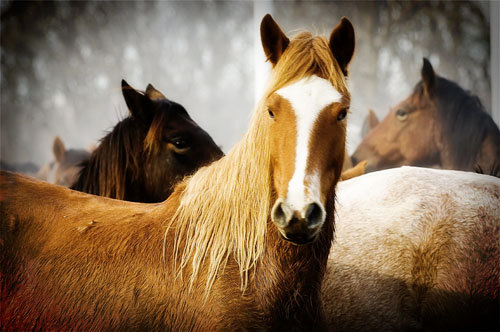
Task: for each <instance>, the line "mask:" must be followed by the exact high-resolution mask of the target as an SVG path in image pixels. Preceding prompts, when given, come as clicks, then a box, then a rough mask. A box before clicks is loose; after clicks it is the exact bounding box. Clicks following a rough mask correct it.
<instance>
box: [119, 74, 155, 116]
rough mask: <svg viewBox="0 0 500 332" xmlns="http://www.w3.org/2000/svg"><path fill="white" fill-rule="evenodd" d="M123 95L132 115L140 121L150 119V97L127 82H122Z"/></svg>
mask: <svg viewBox="0 0 500 332" xmlns="http://www.w3.org/2000/svg"><path fill="white" fill-rule="evenodd" d="M122 93H123V98H125V103H126V104H127V107H128V109H129V111H130V114H132V116H133V117H135V118H140V119H148V118H149V113H150V112H151V110H150V109H151V100H150V99H149V98H148V96H146V95H144V94H142V93H141V92H139V91H137V90H136V89H134V88H133V87H131V86H130V85H128V83H127V82H126V81H125V80H122Z"/></svg>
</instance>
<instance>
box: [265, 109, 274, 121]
mask: <svg viewBox="0 0 500 332" xmlns="http://www.w3.org/2000/svg"><path fill="white" fill-rule="evenodd" d="M267 112H268V113H269V117H270V118H271V119H274V113H273V111H271V109H270V108H268V109H267Z"/></svg>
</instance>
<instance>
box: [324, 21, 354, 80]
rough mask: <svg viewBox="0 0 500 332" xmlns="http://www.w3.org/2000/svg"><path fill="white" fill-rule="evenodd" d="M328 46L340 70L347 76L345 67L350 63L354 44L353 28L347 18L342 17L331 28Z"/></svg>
mask: <svg viewBox="0 0 500 332" xmlns="http://www.w3.org/2000/svg"><path fill="white" fill-rule="evenodd" d="M328 44H329V45H330V50H331V51H332V54H333V57H334V58H335V60H337V63H338V64H339V66H340V69H341V70H342V72H343V73H344V75H345V76H347V66H348V65H349V62H351V59H352V55H353V54H354V47H355V44H356V41H355V35H354V27H353V26H352V24H351V22H350V21H349V20H348V19H347V18H345V17H342V18H341V19H340V22H339V24H337V26H336V27H335V28H333V30H332V33H331V34H330V41H329V43H328Z"/></svg>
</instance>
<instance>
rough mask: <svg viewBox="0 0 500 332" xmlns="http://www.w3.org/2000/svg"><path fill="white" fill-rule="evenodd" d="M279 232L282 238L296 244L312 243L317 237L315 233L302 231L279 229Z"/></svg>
mask: <svg viewBox="0 0 500 332" xmlns="http://www.w3.org/2000/svg"><path fill="white" fill-rule="evenodd" d="M279 234H280V237H281V238H282V239H283V240H285V241H287V242H290V243H291V244H293V245H296V246H303V245H307V244H310V243H313V242H314V240H316V238H317V233H314V234H312V235H310V234H304V233H285V232H284V231H283V230H279Z"/></svg>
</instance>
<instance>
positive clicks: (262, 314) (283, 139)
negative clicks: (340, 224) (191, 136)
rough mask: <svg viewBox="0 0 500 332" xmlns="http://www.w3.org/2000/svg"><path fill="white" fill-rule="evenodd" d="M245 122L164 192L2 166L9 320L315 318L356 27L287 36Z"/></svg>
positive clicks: (1, 231) (237, 325)
mask: <svg viewBox="0 0 500 332" xmlns="http://www.w3.org/2000/svg"><path fill="white" fill-rule="evenodd" d="M261 38H262V44H263V47H264V51H265V53H266V55H267V58H268V59H269V61H270V62H271V63H272V67H273V68H272V71H271V81H270V84H269V86H268V90H267V91H266V93H265V94H264V96H263V98H262V100H261V101H260V102H259V104H258V106H257V108H256V110H255V113H254V115H253V117H252V121H251V124H250V129H249V131H248V132H247V134H246V135H245V136H244V138H243V139H242V141H241V142H240V143H238V144H237V145H236V146H235V147H233V149H232V150H231V151H230V152H229V153H228V155H227V156H225V157H223V158H221V159H219V160H218V161H215V162H213V163H212V164H210V165H208V166H206V167H203V168H200V169H199V170H198V171H197V172H196V173H195V174H193V175H192V176H190V177H187V178H185V179H184V181H182V182H181V183H180V184H179V185H177V186H176V188H175V190H174V192H173V193H172V195H170V197H169V198H168V199H167V200H166V201H164V202H161V203H155V204H143V203H133V202H126V201H119V200H111V199H108V198H105V197H98V196H93V195H88V194H84V193H80V192H76V191H72V190H70V189H67V188H64V187H60V186H54V185H51V184H47V183H43V182H38V181H36V180H32V179H29V178H26V177H23V176H21V175H15V174H11V173H5V172H4V173H1V174H2V175H1V176H0V200H1V205H0V226H1V228H0V245H1V246H2V250H1V251H0V252H1V259H0V269H1V270H0V271H1V274H0V277H1V280H0V281H1V285H2V288H1V291H2V294H1V301H2V306H1V307H2V311H1V318H0V319H1V324H2V327H3V328H4V329H6V330H15V329H20V330H32V329H41V330H69V329H72V330H87V331H89V330H155V331H165V330H166V331H237V330H268V331H279V330H286V331H292V330H319V331H324V329H325V317H324V313H323V308H322V305H321V300H320V299H321V294H320V290H321V281H322V279H323V275H324V272H325V269H326V263H327V259H328V254H329V251H330V247H331V243H332V238H333V228H334V203H335V187H336V183H337V181H338V180H339V178H340V173H341V169H342V161H343V158H344V151H345V135H346V114H347V111H348V107H349V100H350V94H349V91H348V89H347V85H346V77H345V75H346V74H347V66H348V64H349V62H350V60H351V57H352V55H353V52H354V29H353V27H352V25H351V23H350V22H349V21H348V20H347V19H345V18H342V19H341V21H340V23H339V24H338V25H337V26H336V27H335V29H334V30H333V31H332V33H331V35H330V38H329V40H327V39H326V38H324V37H321V36H312V35H311V34H310V33H308V32H303V33H300V34H298V35H297V36H296V37H295V38H293V39H292V40H289V39H288V38H287V37H286V36H285V35H284V34H283V32H282V31H281V29H280V28H279V26H278V25H277V24H276V22H275V21H274V20H273V19H272V18H271V16H269V15H266V16H265V17H264V19H263V20H262V23H261Z"/></svg>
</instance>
